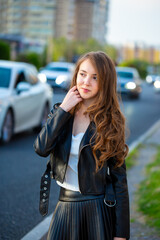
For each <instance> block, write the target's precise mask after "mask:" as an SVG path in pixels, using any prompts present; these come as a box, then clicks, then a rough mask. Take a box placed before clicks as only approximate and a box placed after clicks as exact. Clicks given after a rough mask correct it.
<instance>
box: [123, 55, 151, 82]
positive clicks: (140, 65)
mask: <svg viewBox="0 0 160 240" xmlns="http://www.w3.org/2000/svg"><path fill="white" fill-rule="evenodd" d="M148 65H149V63H148V62H146V61H142V60H138V59H134V60H131V61H126V62H122V63H120V64H119V66H122V67H134V68H136V69H137V70H138V72H139V74H140V77H141V78H142V79H145V78H146V76H147V67H148Z"/></svg>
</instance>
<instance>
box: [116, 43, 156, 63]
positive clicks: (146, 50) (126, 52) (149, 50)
mask: <svg viewBox="0 0 160 240" xmlns="http://www.w3.org/2000/svg"><path fill="white" fill-rule="evenodd" d="M133 59H139V60H143V61H147V62H149V63H151V64H153V63H155V64H157V63H159V62H160V49H159V48H156V47H150V46H147V45H145V44H144V43H129V44H126V45H124V46H121V47H119V48H118V62H121V61H130V60H133Z"/></svg>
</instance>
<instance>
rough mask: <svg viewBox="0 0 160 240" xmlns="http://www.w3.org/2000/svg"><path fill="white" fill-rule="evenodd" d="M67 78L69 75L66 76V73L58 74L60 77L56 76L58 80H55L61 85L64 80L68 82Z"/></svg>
mask: <svg viewBox="0 0 160 240" xmlns="http://www.w3.org/2000/svg"><path fill="white" fill-rule="evenodd" d="M67 79H68V77H67V76H65V75H60V76H58V77H57V78H56V81H55V82H56V84H58V85H60V84H62V83H63V82H66V81H67Z"/></svg>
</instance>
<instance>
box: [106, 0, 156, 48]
mask: <svg viewBox="0 0 160 240" xmlns="http://www.w3.org/2000/svg"><path fill="white" fill-rule="evenodd" d="M107 42H108V43H111V44H114V45H119V44H122V45H123V44H126V43H133V42H138V43H142V44H146V45H147V46H158V47H160V0H110V6H109V22H108V33H107Z"/></svg>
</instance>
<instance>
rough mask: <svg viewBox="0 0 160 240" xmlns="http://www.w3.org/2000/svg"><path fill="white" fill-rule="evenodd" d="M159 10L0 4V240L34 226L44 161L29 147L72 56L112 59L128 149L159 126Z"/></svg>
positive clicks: (61, 91) (151, 6)
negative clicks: (90, 54)
mask: <svg viewBox="0 0 160 240" xmlns="http://www.w3.org/2000/svg"><path fill="white" fill-rule="evenodd" d="M133 10H134V11H133ZM159 10H160V3H159V0H145V1H144V0H142V1H138V0H136V1H128V0H121V1H119V0H46V1H42V0H38V1H37V0H32V1H31V0H0V141H1V142H0V159H1V160H0V164H1V166H0V169H1V173H0V181H1V182H2V183H3V184H2V185H1V192H3V196H5V197H4V198H1V200H0V206H2V209H1V213H0V214H1V215H3V216H4V219H1V221H0V225H1V226H2V230H1V231H0V233H1V235H0V239H20V237H22V236H24V235H25V234H26V233H27V232H28V231H29V230H31V229H32V228H33V227H34V226H35V225H36V224H37V223H39V222H40V221H41V220H42V219H41V217H40V215H39V213H38V197H39V181H40V176H41V173H42V172H43V170H44V168H45V164H46V162H45V161H38V160H39V157H38V156H36V155H35V153H34V151H33V147H32V145H33V142H34V139H35V137H36V135H37V133H38V132H39V131H40V129H41V128H42V126H43V124H44V123H45V121H46V119H47V116H48V113H49V111H50V109H51V108H52V106H53V104H55V103H56V102H61V101H62V100H63V98H64V96H65V94H66V91H67V90H68V89H69V86H70V82H71V79H72V76H73V71H74V68H75V64H76V62H77V59H78V58H79V56H80V55H82V54H84V53H86V52H88V51H98V50H101V51H104V52H106V53H107V54H108V55H109V56H110V57H111V58H112V59H113V61H114V63H115V67H116V72H117V93H118V94H120V95H121V96H122V102H121V108H122V111H123V112H124V114H125V117H126V122H127V126H128V127H129V129H130V135H129V137H128V138H127V143H128V144H131V143H132V142H133V141H135V140H136V139H137V138H139V137H140V136H141V135H142V134H144V132H145V131H147V130H148V128H149V127H151V126H152V125H153V124H154V123H155V122H156V121H157V120H159V119H160V108H159V103H160V40H159V39H160V36H159V35H158V25H157V24H159V23H160V21H159V19H158V17H159V16H160V15H159ZM157 13H158V14H157ZM154 17H155V18H154ZM149 18H150V20H149ZM122 20H123V21H122ZM154 21H155V22H154ZM156 25H157V27H156V30H155V26H156ZM133 33H134V34H133ZM147 34H148V35H147ZM4 143H5V144H4ZM2 169H3V171H2ZM8 176H10V178H11V179H12V180H13V182H12V181H11V179H9V178H8ZM28 184H29V185H28ZM31 188H32V194H31ZM53 188H54V194H55V196H54V199H52V201H51V203H50V212H52V211H53V209H54V207H55V203H56V196H58V195H57V192H58V191H57V189H58V187H57V186H56V185H54V186H53ZM11 195H12V196H14V198H12V199H11V197H10V196H11ZM15 205H16V206H17V205H18V209H17V210H16V212H15V211H14V209H15V207H14V206H15ZM30 216H33V219H31V218H30ZM10 224H11V225H12V227H11V228H10V229H9V230H8V225H10ZM6 233H7V235H8V238H7V237H6Z"/></svg>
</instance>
